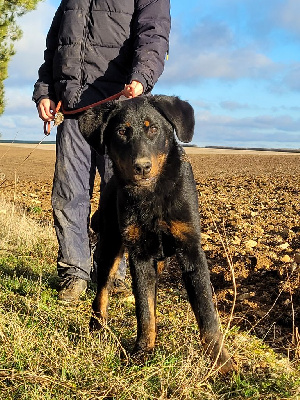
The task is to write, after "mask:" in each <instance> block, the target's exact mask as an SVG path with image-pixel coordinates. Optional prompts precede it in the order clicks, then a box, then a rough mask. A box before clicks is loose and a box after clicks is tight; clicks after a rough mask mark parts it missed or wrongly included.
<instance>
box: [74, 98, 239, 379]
mask: <svg viewBox="0 0 300 400" xmlns="http://www.w3.org/2000/svg"><path fill="white" fill-rule="evenodd" d="M78 122H79V129H80V131H81V133H82V135H83V136H84V138H85V139H86V141H87V142H88V143H89V144H90V145H91V146H92V147H93V148H94V149H95V150H96V151H97V152H99V153H102V152H103V150H104V147H105V148H106V149H107V150H106V151H107V154H108V155H109V157H110V159H111V161H112V164H113V171H114V175H113V177H112V178H111V179H110V181H109V182H108V183H107V185H106V187H105V189H104V191H103V193H102V194H101V202H100V209H99V213H97V218H94V219H93V218H92V228H93V229H94V230H96V231H99V233H100V241H99V244H98V248H97V264H98V265H99V266H100V267H99V270H98V288H97V294H96V297H95V299H94V301H93V305H92V308H93V312H94V314H93V316H92V318H91V321H90V328H91V330H95V329H100V328H101V324H102V322H103V321H105V320H106V319H107V306H108V297H109V291H110V287H111V285H112V282H113V278H114V274H115V272H116V271H117V269H118V264H119V261H120V259H121V258H122V255H123V252H124V249H126V250H127V252H128V259H129V266H130V272H131V275H132V286H133V293H134V296H135V304H136V317H137V339H136V343H135V346H134V349H133V354H145V353H147V352H149V351H151V350H152V349H153V348H154V345H155V338H156V295H157V281H158V273H159V269H160V266H161V261H162V260H164V259H165V258H166V257H170V256H173V255H176V258H177V261H178V264H179V265H180V268H181V271H182V277H183V281H184V284H185V287H186V290H187V294H188V298H189V301H190V303H191V306H192V309H193V312H194V314H195V317H196V320H197V323H198V326H199V329H200V337H201V340H202V342H203V345H204V347H205V348H206V350H207V352H208V353H209V354H210V355H211V358H212V359H213V360H214V361H216V365H217V366H218V367H219V368H220V370H221V372H223V373H227V372H228V371H230V370H232V369H234V362H233V361H232V360H231V358H230V357H229V355H228V352H227V350H226V349H225V347H224V345H223V337H222V334H221V332H220V328H219V323H218V318H217V314H216V311H215V308H214V304H213V299H212V291H211V284H210V276H209V270H208V266H207V261H206V258H205V255H204V252H203V250H202V248H201V244H200V219H199V211H198V196H197V190H196V184H195V181H194V177H193V172H192V168H191V165H190V162H189V161H188V159H187V156H186V155H185V152H184V150H183V148H182V146H181V145H180V144H179V143H178V141H177V140H176V137H175V135H174V131H175V132H176V135H177V138H178V139H179V140H180V141H181V142H185V143H187V142H190V141H191V140H192V137H193V132H194V125H195V120H194V111H193V108H192V106H191V105H190V104H189V103H188V102H185V101H182V100H181V99H179V98H178V97H173V96H162V95H155V96H140V97H136V98H133V99H128V100H126V101H117V102H112V103H107V104H106V105H102V106H98V107H96V108H93V109H90V110H88V111H85V112H84V113H83V114H82V115H80V116H79V118H78Z"/></svg>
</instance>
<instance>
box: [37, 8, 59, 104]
mask: <svg viewBox="0 0 300 400" xmlns="http://www.w3.org/2000/svg"><path fill="white" fill-rule="evenodd" d="M62 15H63V7H62V3H61V4H60V6H59V7H58V9H57V11H56V13H55V15H54V18H53V21H52V24H51V27H50V29H49V32H48V35H47V38H46V50H45V52H44V63H43V64H42V65H41V67H40V68H39V71H38V80H37V82H36V83H35V85H34V91H33V97H32V100H33V101H34V102H35V103H36V104H38V103H39V102H40V101H41V100H42V99H45V98H48V99H51V100H54V101H55V100H56V96H55V91H54V83H53V57H54V54H55V50H56V49H57V44H58V31H59V28H60V23H61V19H62Z"/></svg>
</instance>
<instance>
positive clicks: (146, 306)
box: [129, 257, 157, 355]
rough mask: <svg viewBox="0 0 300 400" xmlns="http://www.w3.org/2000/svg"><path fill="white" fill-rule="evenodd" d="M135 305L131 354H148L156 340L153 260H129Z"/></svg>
mask: <svg viewBox="0 0 300 400" xmlns="http://www.w3.org/2000/svg"><path fill="white" fill-rule="evenodd" d="M129 263H130V270H131V275H132V284H133V293H134V296H135V303H136V318H137V339H136V343H135V346H134V349H133V354H136V355H137V354H140V355H142V354H143V353H146V352H149V351H151V350H152V349H153V347H154V344H155V338H156V295H157V270H156V268H155V263H154V261H153V260H150V261H144V260H143V261H142V260H136V259H132V258H131V257H130V259H129Z"/></svg>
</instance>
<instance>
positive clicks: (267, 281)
mask: <svg viewBox="0 0 300 400" xmlns="http://www.w3.org/2000/svg"><path fill="white" fill-rule="evenodd" d="M45 149H48V151H46V150H45ZM32 151H33V152H32ZM31 152H32V153H31ZM30 153H31V155H30V157H29V158H28V159H26V158H27V157H28V155H29V154H30ZM188 153H189V157H190V160H191V162H192V165H193V169H194V174H195V180H196V184H197V189H198V193H199V210H200V213H201V218H202V232H203V238H202V243H203V248H204V250H205V252H206V255H207V258H208V260H209V266H210V269H211V280H212V284H213V287H214V291H215V295H216V301H217V303H218V309H219V311H220V314H221V316H222V317H225V318H226V316H227V315H228V314H229V312H230V309H231V307H232V303H233V299H234V285H233V279H232V273H231V271H230V266H229V265H230V263H232V266H233V269H234V274H235V279H236V287H237V299H236V305H235V311H234V320H233V325H236V326H239V327H240V328H241V329H245V330H248V331H251V332H252V333H253V334H255V335H257V336H258V337H260V338H263V339H264V340H265V341H266V342H268V343H269V344H270V345H272V347H273V348H275V349H276V350H278V351H281V352H284V353H285V354H289V356H295V355H296V358H298V359H299V358H300V354H299V353H300V343H299V340H300V339H299V331H298V329H297V328H299V326H300V204H299V194H300V155H297V154H284V153H274V154H273V153H265V152H237V151H227V152H226V151H217V150H215V151H202V150H199V151H196V150H195V149H192V150H188ZM25 159H26V160H25ZM24 160H25V161H24ZM54 161H55V152H54V150H53V147H50V146H49V145H48V147H47V146H40V147H38V148H37V149H35V150H33V147H28V148H26V147H18V146H2V145H0V178H1V181H0V182H2V183H0V184H1V186H0V187H1V191H2V194H3V195H4V197H5V198H6V199H7V200H13V201H15V202H16V203H18V204H20V205H22V207H24V208H25V209H26V210H27V211H28V213H29V214H30V216H32V217H33V218H37V219H40V220H45V219H47V220H49V219H50V220H51V218H52V217H51V204H50V196H51V185H52V175H53V170H54ZM98 195H99V178H98V179H97V180H96V185H95V191H94V197H93V200H92V207H93V208H95V207H96V205H97V202H98ZM169 269H170V270H171V271H173V268H172V263H171V265H170V266H169ZM173 272H174V271H173ZM177 277H178V275H177V273H176V272H174V279H168V284H170V285H174V286H175V285H177V286H178V280H177ZM178 279H179V278H178ZM297 349H298V350H297Z"/></svg>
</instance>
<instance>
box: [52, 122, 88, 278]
mask: <svg viewBox="0 0 300 400" xmlns="http://www.w3.org/2000/svg"><path fill="white" fill-rule="evenodd" d="M94 176H95V167H94V165H93V162H92V150H91V148H90V146H89V145H88V144H87V142H86V141H85V140H84V138H83V137H82V135H81V133H80V131H79V128H78V122H77V120H76V119H73V118H70V119H69V118H67V119H65V121H64V123H63V124H62V125H60V126H59V127H58V130H57V139H56V164H55V172H54V179H53V190H52V207H53V216H54V225H55V229H56V235H57V239H58V244H59V252H58V259H57V270H58V275H59V276H60V277H62V278H64V277H66V276H76V277H78V278H82V279H85V280H89V279H90V269H91V254H90V245H89V237H88V227H89V216H90V195H91V191H92V187H93V180H94Z"/></svg>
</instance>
